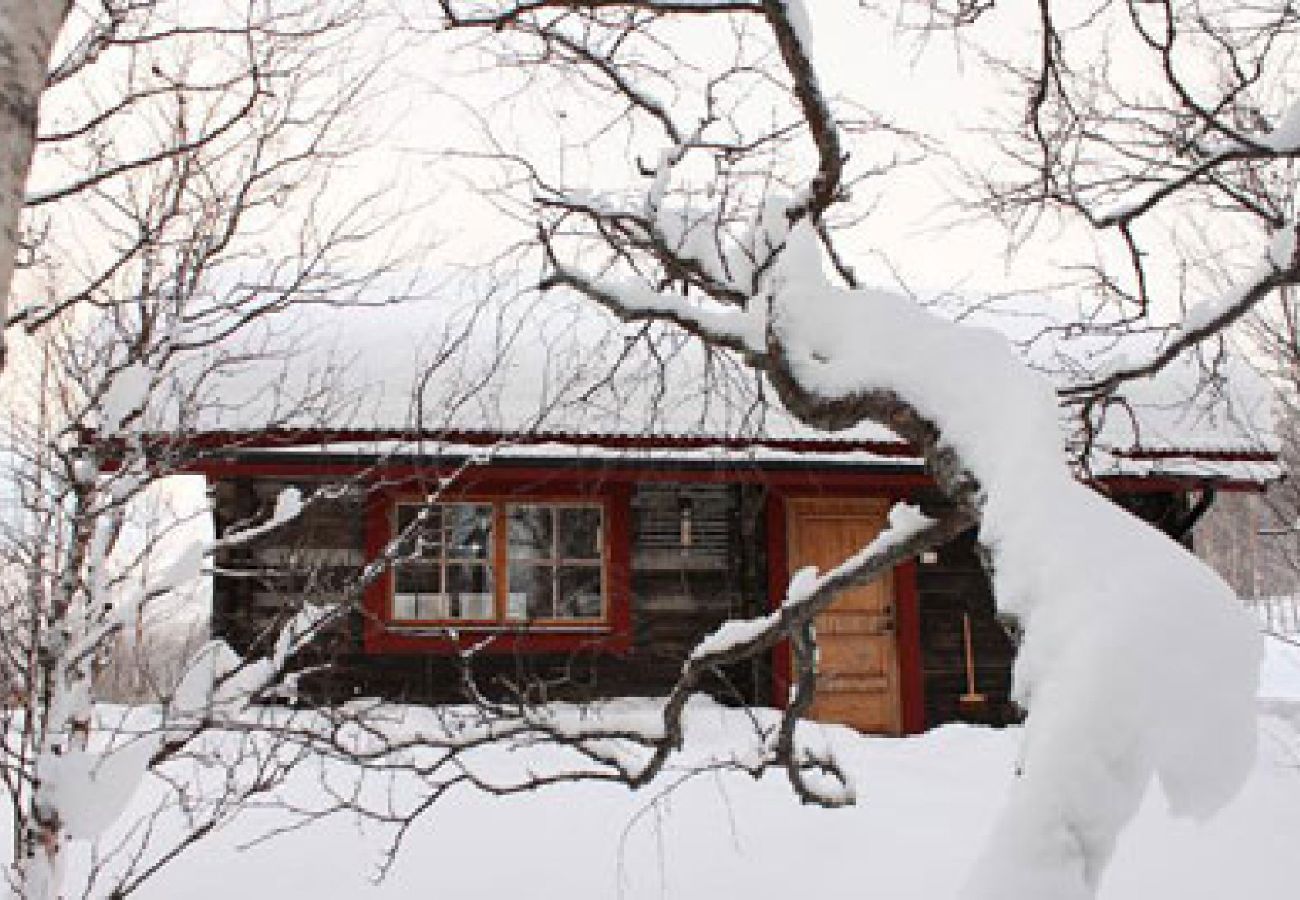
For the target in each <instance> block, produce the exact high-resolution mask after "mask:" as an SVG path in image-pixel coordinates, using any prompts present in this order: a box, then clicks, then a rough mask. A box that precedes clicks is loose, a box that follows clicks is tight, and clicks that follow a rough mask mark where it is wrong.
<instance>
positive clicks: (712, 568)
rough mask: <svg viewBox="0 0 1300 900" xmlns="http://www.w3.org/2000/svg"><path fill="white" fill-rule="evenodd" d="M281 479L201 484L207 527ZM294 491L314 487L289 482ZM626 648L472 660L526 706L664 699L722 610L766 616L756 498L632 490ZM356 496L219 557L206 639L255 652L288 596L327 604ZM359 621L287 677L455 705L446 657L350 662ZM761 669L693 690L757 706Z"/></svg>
mask: <svg viewBox="0 0 1300 900" xmlns="http://www.w3.org/2000/svg"><path fill="white" fill-rule="evenodd" d="M287 486H289V483H287V482H284V481H279V480H272V479H240V480H228V481H218V482H216V483H215V484H213V486H212V495H213V498H214V510H215V519H216V525H217V528H218V533H219V534H220V533H223V532H225V531H226V530H227V529H229V528H232V527H234V528H238V527H240V525H241V523H247V524H255V523H257V522H261V521H265V519H266V518H267V516H268V515H269V513H270V511H271V509H272V508H273V507H274V505H275V500H276V497H277V496H278V495H279V493H280V491H281V490H282V489H284V488H285V487H287ZM295 486H297V487H298V488H299V489H300V490H302V492H303V494H304V496H308V495H310V494H311V493H312V491H313V490H314V488H316V487H319V485H315V484H311V483H296V484H295ZM631 506H632V546H633V552H632V572H631V580H632V610H631V613H632V616H631V620H632V641H631V647H630V648H629V649H628V650H627V651H626V652H624V653H619V654H611V653H609V652H606V651H604V650H602V649H601V647H600V643H599V641H598V640H593V641H592V642H591V643H590V644H589V645H587V646H584V647H582V648H580V649H577V650H574V651H572V652H567V653H563V654H555V653H549V654H544V653H528V654H524V653H519V654H500V655H482V656H480V657H479V658H478V659H477V660H476V662H475V665H474V676H475V678H476V679H477V681H478V682H479V684H480V686H481V687H483V688H484V689H486V690H487V691H489V692H490V693H495V694H497V695H505V696H508V695H511V694H515V693H522V694H523V695H526V696H527V697H528V699H543V698H568V699H590V698H594V697H608V696H655V695H661V694H663V693H665V692H666V691H667V690H668V689H669V688H670V687H671V685H672V683H673V682H674V680H675V679H676V677H677V675H678V674H679V673H680V671H681V665H682V662H683V660H684V659H685V657H686V654H687V653H689V651H690V649H691V648H692V647H693V646H694V645H695V643H697V642H698V641H699V639H700V638H701V637H703V636H704V635H705V634H707V633H708V632H709V631H711V630H713V629H714V628H716V627H717V626H718V625H719V624H721V623H722V622H723V621H725V620H726V619H727V618H730V617H733V616H752V615H758V614H761V613H762V612H764V611H765V610H766V603H767V597H766V576H765V573H766V561H765V559H764V548H765V546H766V542H765V536H764V533H763V531H764V523H765V520H764V516H763V508H764V492H763V489H762V488H761V487H757V486H753V485H743V486H742V485H733V484H676V483H654V484H640V485H637V486H636V488H635V489H634V491H633V492H632V499H631ZM364 548H365V495H364V491H362V490H360V489H353V490H348V491H343V492H341V493H340V494H339V495H338V496H336V497H329V498H318V499H315V500H313V502H311V503H309V504H308V505H307V506H306V508H305V509H304V511H303V513H302V515H301V516H299V517H298V518H297V519H295V520H294V521H293V522H292V523H290V524H288V525H286V526H285V527H283V528H279V529H276V530H274V531H271V532H268V533H267V534H265V535H261V536H259V537H257V538H255V539H253V540H251V541H248V542H246V543H242V544H239V545H237V546H234V547H231V548H228V549H225V550H222V551H221V552H220V553H219V554H218V557H217V559H216V567H217V574H216V576H215V579H214V585H213V588H214V589H213V615H212V631H213V634H214V636H217V637H221V638H223V639H225V640H227V641H228V642H229V643H230V644H231V646H232V647H234V648H235V650H236V651H237V652H240V653H241V654H249V653H254V654H256V653H265V652H266V651H267V649H268V644H267V641H268V639H269V637H270V636H271V635H272V634H273V632H274V631H275V629H276V627H277V626H278V624H279V623H280V622H281V621H283V620H284V618H285V617H286V616H288V615H289V614H290V613H291V611H292V610H293V609H294V608H295V607H296V605H297V604H298V603H299V602H300V600H301V599H302V598H303V597H304V596H307V597H308V598H310V599H311V600H312V601H313V602H317V603H319V602H326V603H331V602H341V601H343V600H345V599H346V598H347V597H348V591H349V590H350V589H355V587H356V584H357V576H358V573H359V572H360V570H361V567H362V565H363V564H364V561H365V556H364ZM360 635H361V620H360V615H359V614H355V615H352V616H349V617H347V618H345V619H344V620H342V621H341V622H340V624H339V626H338V627H336V628H334V629H333V630H332V632H331V634H330V635H329V636H328V639H327V640H326V641H322V642H320V644H319V645H318V646H317V647H315V648H313V652H312V653H311V654H309V655H308V656H307V657H306V658H304V659H303V660H301V661H300V662H301V664H303V665H316V664H318V663H324V662H326V661H328V662H330V663H331V674H329V675H323V674H322V675H311V676H308V677H305V678H303V679H302V680H301V685H302V688H303V690H304V692H306V693H308V694H310V695H315V696H318V697H320V698H322V699H340V698H342V697H345V696H350V695H352V694H382V695H385V696H391V697H397V698H403V699H410V700H422V701H444V702H447V701H459V700H461V699H463V696H464V695H463V690H462V687H461V685H462V673H461V671H460V669H459V663H458V661H457V659H456V658H455V657H454V656H449V655H446V654H437V653H420V654H392V655H377V654H376V655H364V654H362V653H361V652H360V650H361V638H360ZM770 681H771V678H770V669H769V666H768V664H767V663H766V661H760V662H758V663H755V664H752V665H744V666H737V667H734V668H733V669H731V670H730V671H727V672H726V673H724V675H723V677H720V678H718V679H715V680H714V681H713V682H712V683H710V684H708V685H707V688H708V690H709V691H710V692H711V693H713V694H714V695H715V696H716V697H718V699H720V700H722V701H724V702H731V703H754V702H758V703H770V702H771V696H770V694H771V690H770Z"/></svg>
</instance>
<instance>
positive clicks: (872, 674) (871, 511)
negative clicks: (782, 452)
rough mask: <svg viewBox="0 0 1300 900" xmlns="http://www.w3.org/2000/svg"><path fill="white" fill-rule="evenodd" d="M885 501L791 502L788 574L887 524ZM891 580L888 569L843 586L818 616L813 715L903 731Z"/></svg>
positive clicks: (853, 548) (832, 556) (844, 550)
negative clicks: (847, 588)
mask: <svg viewBox="0 0 1300 900" xmlns="http://www.w3.org/2000/svg"><path fill="white" fill-rule="evenodd" d="M888 507H889V504H888V501H885V500H875V499H871V500H859V499H855V500H844V499H835V500H831V499H822V498H818V499H807V500H805V499H792V500H789V501H787V507H786V510H787V523H788V524H787V535H788V540H789V554H790V559H789V565H790V571H791V573H793V572H796V571H798V570H799V569H800V568H802V567H803V566H816V567H817V568H818V570H819V571H822V572H825V571H826V570H827V569H829V568H831V567H833V566H836V565H838V564H839V563H841V562H843V561H844V560H845V559H847V558H848V557H849V556H851V555H853V554H854V553H856V552H857V551H859V550H861V549H862V548H863V547H865V546H866V545H867V544H868V543H870V542H871V540H872V539H873V538H874V537H875V536H876V535H877V534H879V533H880V531H881V529H882V528H884V526H885V518H886V514H887V511H888ZM894 622H895V616H894V586H893V578H892V576H891V575H890V574H889V573H886V574H885V575H883V576H882V577H880V578H878V579H876V580H875V581H874V582H872V583H871V584H869V585H867V586H866V587H861V588H855V589H853V590H851V591H848V592H846V593H843V594H841V595H840V597H839V598H838V599H837V600H836V601H835V603H834V604H833V605H832V606H831V608H830V609H828V610H827V611H826V612H824V613H822V614H821V615H820V616H818V617H817V623H816V627H817V643H818V649H819V653H818V675H817V699H816V700H815V701H814V703H813V706H812V709H811V710H810V711H809V713H808V715H809V718H812V719H816V720H817V721H820V722H834V723H838V724H842V725H850V726H852V727H853V728H856V729H858V730H859V731H864V732H869V733H873V734H898V733H900V732H901V730H902V714H901V704H900V694H899V680H898V647H897V641H896V639H895V629H894Z"/></svg>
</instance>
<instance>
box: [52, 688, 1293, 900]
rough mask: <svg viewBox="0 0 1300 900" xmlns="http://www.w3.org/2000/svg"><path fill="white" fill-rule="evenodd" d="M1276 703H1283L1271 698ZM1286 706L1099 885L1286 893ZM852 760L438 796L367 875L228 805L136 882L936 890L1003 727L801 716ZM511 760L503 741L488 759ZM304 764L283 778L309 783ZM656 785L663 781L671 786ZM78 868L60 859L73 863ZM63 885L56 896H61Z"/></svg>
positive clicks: (1134, 897)
mask: <svg viewBox="0 0 1300 900" xmlns="http://www.w3.org/2000/svg"><path fill="white" fill-rule="evenodd" d="M1277 708H1278V709H1280V711H1281V712H1282V714H1283V715H1286V714H1287V713H1288V708H1287V707H1286V706H1285V705H1283V706H1280V707H1277ZM744 721H745V720H744V719H743V718H742V716H741V715H740V714H739V713H737V712H735V711H729V710H724V709H722V708H721V707H717V706H713V705H710V704H699V705H697V706H695V707H693V708H692V710H691V712H690V714H689V720H688V727H689V728H690V731H691V743H692V748H693V751H692V753H691V755H690V756H688V757H687V759H688V760H692V759H694V760H698V758H699V755H700V754H707V753H719V752H726V750H727V749H729V748H733V747H734V743H735V742H736V741H737V740H738V735H740V734H742V733H743V732H744V731H745V724H744ZM1297 722H1300V717H1297V718H1295V719H1292V720H1291V721H1290V722H1288V721H1286V720H1285V719H1284V718H1282V717H1279V716H1278V715H1272V714H1268V715H1261V716H1260V719H1259V727H1260V732H1261V740H1260V746H1259V759H1258V762H1257V765H1256V766H1255V768H1254V771H1253V773H1252V775H1251V778H1250V780H1249V782H1248V783H1247V785H1246V787H1245V789H1244V790H1243V792H1242V793H1241V795H1240V796H1239V797H1238V798H1237V799H1236V800H1234V801H1233V802H1232V803H1231V804H1230V805H1229V806H1228V807H1227V808H1225V809H1224V810H1223V811H1222V812H1221V813H1220V814H1219V815H1217V816H1216V817H1214V818H1213V819H1211V820H1210V821H1209V822H1207V823H1204V824H1200V823H1196V822H1189V821H1185V820H1173V819H1171V818H1170V817H1169V816H1168V815H1167V813H1166V812H1165V811H1164V810H1163V809H1162V806H1163V800H1162V799H1160V797H1159V795H1158V794H1155V793H1153V794H1152V795H1150V796H1148V797H1147V800H1146V803H1145V804H1144V806H1143V808H1142V811H1141V813H1140V814H1139V816H1138V818H1137V820H1136V821H1135V823H1134V824H1133V826H1132V827H1131V828H1130V829H1129V830H1128V832H1127V833H1126V834H1125V836H1124V837H1123V838H1122V840H1121V842H1120V848H1119V852H1118V854H1117V856H1116V858H1115V861H1114V864H1113V866H1112V867H1111V869H1110V870H1109V872H1108V873H1107V875H1106V878H1105V881H1104V883H1103V886H1102V892H1101V897H1102V898H1103V900H1138V898H1141V900H1152V898H1164V897H1168V898H1178V900H1197V898H1205V900H1210V898H1214V900H1221V898H1224V897H1243V898H1247V897H1248V898H1274V897H1276V898H1282V897H1291V896H1294V895H1295V890H1296V884H1297V879H1298V877H1300V876H1298V875H1297V870H1296V867H1295V840H1296V837H1297V836H1298V835H1300V733H1298V732H1297V724H1296V723H1297ZM812 728H813V733H814V734H815V733H816V732H820V733H821V735H823V736H824V738H825V739H826V740H829V741H830V742H832V743H833V744H834V745H835V746H836V748H837V749H838V751H839V753H840V754H841V756H842V758H843V760H844V761H845V762H846V764H847V766H848V768H849V769H850V770H851V771H852V773H853V774H854V775H855V776H856V780H857V788H858V794H859V801H858V804H857V805H856V806H855V807H851V808H847V809H840V810H825V809H819V808H811V807H801V806H800V805H799V803H798V802H797V801H796V800H795V799H794V797H793V795H792V794H791V792H790V790H789V788H788V786H787V785H786V783H785V781H784V779H783V777H781V776H780V775H779V774H772V775H769V776H767V777H766V778H764V779H763V780H761V781H759V782H755V781H753V780H752V779H750V778H749V777H748V776H745V775H740V774H722V773H707V774H703V775H698V776H696V777H693V778H691V779H689V780H687V781H686V782H685V783H683V784H680V785H677V786H675V787H673V782H674V780H675V779H674V777H673V776H667V777H665V778H662V779H661V780H660V781H659V782H657V783H656V785H655V786H654V788H653V789H649V790H645V791H642V792H640V793H630V792H628V791H626V790H624V789H622V788H619V787H615V786H609V785H596V784H577V785H568V786H564V787H560V788H552V789H548V790H545V791H543V792H540V793H536V794H530V795H525V796H522V797H517V798H513V799H504V800H502V799H493V798H487V797H484V796H481V795H477V794H474V793H470V792H468V791H466V792H462V793H457V794H453V795H452V796H451V797H450V798H448V799H446V800H445V801H444V802H442V803H441V804H439V805H438V806H437V807H435V808H434V810H433V811H432V812H431V813H430V814H429V815H428V816H427V817H426V818H424V819H423V820H422V821H421V822H420V824H419V825H418V826H417V827H416V828H415V829H414V830H413V832H412V833H411V834H410V836H409V837H408V839H407V842H406V845H405V847H404V849H403V852H402V854H401V857H400V859H399V861H398V863H397V865H396V867H395V868H394V870H393V871H392V872H391V874H390V875H389V876H388V878H387V879H386V880H384V881H382V882H380V883H378V884H375V883H372V882H371V881H370V880H369V877H370V876H371V875H372V874H373V873H374V871H375V867H376V864H377V862H378V861H379V858H380V851H381V849H382V846H383V842H382V839H381V835H380V834H379V832H378V831H377V830H376V829H375V828H374V827H373V826H362V825H360V824H359V823H358V822H356V821H355V820H353V819H349V818H342V817H340V818H335V819H332V820H328V821H326V822H325V823H323V824H317V825H315V826H313V827H311V828H308V829H306V830H304V831H299V832H296V833H291V834H289V835H287V836H281V837H277V838H276V839H274V840H272V841H270V842H267V843H263V844H256V845H254V846H251V847H247V848H245V849H241V847H243V845H245V844H247V843H248V842H249V841H250V840H252V839H253V838H255V837H256V836H257V835H259V834H260V833H262V832H263V831H265V830H266V829H267V828H268V827H269V826H271V825H272V824H274V823H275V822H277V821H280V820H279V819H278V817H277V815H276V814H273V813H270V812H267V811H253V812H250V813H246V814H245V815H243V816H242V817H241V818H240V819H238V820H236V821H235V822H234V823H233V824H231V825H229V826H227V827H225V828H224V829H223V830H222V831H221V832H219V833H218V834H216V835H215V836H212V837H210V838H208V839H207V840H206V841H205V842H204V843H203V844H202V845H201V846H200V847H199V848H198V849H196V850H193V851H191V852H190V853H189V854H187V855H186V856H184V857H183V858H181V859H180V860H179V861H177V862H175V863H173V864H172V865H171V866H170V867H168V868H167V869H166V870H164V872H163V874H161V875H159V876H158V877H157V878H156V879H154V880H153V881H152V882H150V883H149V884H148V886H147V887H146V889H144V890H142V892H141V894H140V896H143V897H148V898H176V897H186V898H192V900H218V898H219V900H228V898H231V897H238V898H241V900H251V898H258V897H281V898H283V897H304V898H390V897H391V898H396V897H413V896H427V897H437V898H453V900H472V898H484V900H486V898H494V900H495V898H514V897H520V898H522V897H530V898H557V900H559V898H564V900H606V898H611V900H613V898H627V900H650V898H655V900H720V898H732V897H744V898H747V900H751V898H752V900H767V898H771V900H790V898H794V897H817V898H819V900H835V898H850V897H853V898H861V897H868V896H869V897H879V898H886V900H904V898H917V900H920V898H926V900H935V898H944V897H951V896H954V895H955V894H956V893H957V891H958V889H959V886H960V884H961V882H962V878H963V875H964V873H965V872H966V870H967V868H968V867H969V866H970V865H971V863H972V862H973V859H974V855H975V853H976V851H977V850H978V849H979V847H980V845H981V841H982V840H983V838H984V836H985V834H986V831H987V830H988V828H989V827H990V825H991V823H992V821H993V819H994V817H995V815H996V813H997V812H998V810H999V808H1000V804H1001V802H1002V798H1003V796H1004V794H1005V791H1006V786H1007V782H1008V780H1009V779H1010V778H1012V777H1013V775H1012V773H1013V770H1014V766H1015V758H1016V752H1017V745H1018V741H1019V739H1020V731H1019V730H1018V729H1008V730H1003V731H996V730H991V729H984V728H976V727H967V726H948V727H944V728H939V729H935V730H933V731H931V732H929V733H928V734H924V735H921V736H918V737H914V738H906V739H888V738H864V737H861V736H859V735H857V734H856V733H853V732H850V731H848V730H846V729H842V728H835V727H823V726H812ZM518 762H519V758H518V756H517V755H516V756H515V757H513V759H512V760H510V761H507V760H505V759H504V758H502V759H501V760H498V761H497V762H496V763H490V764H493V765H495V764H500V765H501V766H502V767H503V768H506V767H509V766H510V765H513V764H516V763H518ZM314 777H315V776H314V774H313V773H312V772H311V771H310V770H309V769H304V770H302V771H301V772H300V775H299V776H298V777H297V778H296V780H295V782H294V784H293V786H292V787H293V791H294V793H295V794H296V795H297V796H299V797H304V796H310V795H311V794H312V792H313V791H315V790H316V788H315V787H314V785H315V781H314ZM670 787H671V789H670ZM74 868H76V867H74ZM76 893H77V892H73V893H70V894H69V896H75V895H76Z"/></svg>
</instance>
